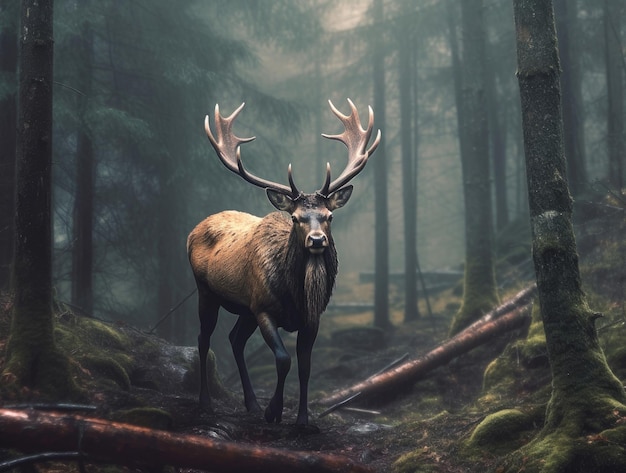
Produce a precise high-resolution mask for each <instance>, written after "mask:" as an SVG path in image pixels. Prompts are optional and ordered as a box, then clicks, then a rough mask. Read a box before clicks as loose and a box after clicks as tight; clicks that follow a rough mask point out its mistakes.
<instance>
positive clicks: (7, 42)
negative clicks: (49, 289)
mask: <svg viewBox="0 0 626 473" xmlns="http://www.w3.org/2000/svg"><path fill="white" fill-rule="evenodd" d="M11 6H12V5H0V16H4V17H5V20H6V19H8V18H11V17H12V16H13V13H14V12H13V11H11V10H10V7H11ZM15 13H16V15H15V16H17V12H15ZM0 74H1V75H2V76H4V77H5V78H6V86H7V87H8V89H9V90H8V91H7V92H8V93H6V94H5V96H4V97H2V98H0V290H2V289H8V287H9V282H10V279H11V264H12V262H13V241H14V239H15V145H16V143H15V138H16V129H17V95H16V92H15V91H14V90H13V89H14V88H15V84H16V82H17V80H16V79H13V80H9V78H16V76H17V28H16V25H15V24H8V25H6V26H5V27H4V28H2V30H1V31H0Z"/></svg>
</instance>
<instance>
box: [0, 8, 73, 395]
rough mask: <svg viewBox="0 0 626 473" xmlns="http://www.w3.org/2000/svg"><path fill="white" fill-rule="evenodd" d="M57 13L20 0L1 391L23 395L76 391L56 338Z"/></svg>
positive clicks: (62, 393)
mask: <svg viewBox="0 0 626 473" xmlns="http://www.w3.org/2000/svg"><path fill="white" fill-rule="evenodd" d="M52 12H53V0H22V11H21V31H20V39H21V43H20V75H19V114H18V133H17V181H16V186H17V195H16V216H15V233H16V235H15V264H14V267H13V268H14V269H13V285H14V293H15V302H14V306H13V318H12V324H11V333H10V338H9V341H8V345H7V363H6V365H5V367H4V372H3V386H2V388H1V389H15V390H16V392H17V393H19V392H23V391H22V389H21V388H22V387H27V388H31V389H33V388H34V389H37V390H39V391H42V392H43V393H45V394H46V395H48V396H50V397H53V398H60V397H64V396H66V395H68V393H69V392H71V391H72V390H73V387H74V383H73V381H72V378H71V377H70V375H69V366H68V361H67V359H66V358H65V357H64V356H63V355H62V354H61V353H59V352H58V351H57V349H56V346H55V343H54V336H53V318H52V225H51V192H52V189H51V165H52V63H53V61H52V57H53V35H52ZM4 380H6V381H7V383H6V384H4Z"/></svg>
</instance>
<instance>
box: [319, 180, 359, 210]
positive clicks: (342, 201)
mask: <svg viewBox="0 0 626 473" xmlns="http://www.w3.org/2000/svg"><path fill="white" fill-rule="evenodd" d="M352 189H354V187H353V186H345V187H342V188H341V189H339V190H337V191H335V192H333V193H332V194H330V195H329V196H328V200H327V202H326V207H328V210H331V211H332V210H335V209H338V208H339V207H343V206H344V205H346V204H347V203H348V200H349V199H350V196H351V195H352Z"/></svg>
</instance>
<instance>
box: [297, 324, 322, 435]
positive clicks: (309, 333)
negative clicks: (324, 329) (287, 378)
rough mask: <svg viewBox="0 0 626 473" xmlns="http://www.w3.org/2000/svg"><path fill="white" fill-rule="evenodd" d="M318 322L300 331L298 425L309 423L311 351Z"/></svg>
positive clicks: (298, 346) (302, 425)
mask: <svg viewBox="0 0 626 473" xmlns="http://www.w3.org/2000/svg"><path fill="white" fill-rule="evenodd" d="M317 329H318V324H310V325H307V326H306V327H304V328H301V329H300V330H299V331H298V343H297V348H296V350H297V354H298V378H299V380H300V403H299V406H298V417H297V419H296V426H298V427H300V426H301V427H305V426H307V425H308V424H309V411H308V395H309V376H310V374H311V351H312V350H313V343H315V338H316V337H317Z"/></svg>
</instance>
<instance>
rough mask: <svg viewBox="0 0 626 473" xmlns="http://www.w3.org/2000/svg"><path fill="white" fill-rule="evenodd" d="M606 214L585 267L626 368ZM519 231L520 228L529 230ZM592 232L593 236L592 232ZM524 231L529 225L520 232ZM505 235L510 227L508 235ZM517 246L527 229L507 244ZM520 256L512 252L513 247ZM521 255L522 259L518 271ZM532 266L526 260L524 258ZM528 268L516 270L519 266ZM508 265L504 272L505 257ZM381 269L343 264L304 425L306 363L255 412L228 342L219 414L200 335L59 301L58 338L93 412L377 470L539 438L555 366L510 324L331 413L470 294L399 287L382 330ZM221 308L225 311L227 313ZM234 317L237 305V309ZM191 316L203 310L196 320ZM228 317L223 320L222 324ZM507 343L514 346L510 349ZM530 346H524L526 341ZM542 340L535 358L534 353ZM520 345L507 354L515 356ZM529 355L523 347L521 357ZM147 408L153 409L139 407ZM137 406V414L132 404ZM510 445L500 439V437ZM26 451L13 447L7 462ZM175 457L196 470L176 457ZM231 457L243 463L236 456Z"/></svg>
mask: <svg viewBox="0 0 626 473" xmlns="http://www.w3.org/2000/svg"><path fill="white" fill-rule="evenodd" d="M593 222H595V223H591V224H590V223H586V224H585V225H580V226H579V227H578V231H579V251H580V252H581V254H582V256H581V265H582V266H581V267H582V268H583V271H582V277H583V281H584V282H585V290H586V291H587V294H588V299H589V303H590V305H592V306H593V307H594V308H595V309H597V310H598V311H601V312H602V313H603V314H604V318H603V319H601V320H600V321H598V331H599V334H600V340H601V343H602V346H603V349H604V350H605V352H606V354H607V358H608V361H609V364H610V366H611V368H612V369H613V370H614V372H615V374H616V375H617V376H618V377H620V378H621V379H624V378H626V350H624V349H623V347H624V346H625V343H626V315H625V314H626V309H625V307H626V306H625V304H624V300H625V297H624V293H625V291H626V264H624V262H625V258H626V249H625V248H624V244H625V242H624V241H623V234H624V231H626V228H624V227H626V221H625V220H624V219H623V215H622V214H621V213H620V214H619V216H618V218H617V220H616V219H615V216H614V215H613V214H610V215H609V216H608V217H607V216H605V215H601V216H600V217H599V218H597V219H596V220H594V221H593ZM517 234H519V232H517ZM581 235H582V236H581ZM517 238H518V240H519V238H520V237H519V235H517ZM501 241H502V239H501ZM509 246H510V247H511V248H513V249H515V248H517V247H518V246H519V245H517V246H516V244H515V242H512V243H511V244H510V245H509ZM520 253H521V254H522V255H523V259H518V263H517V264H511V263H508V274H509V276H510V277H509V281H513V282H512V283H511V282H509V283H508V284H507V285H506V287H507V289H506V290H501V292H500V297H501V299H502V300H505V299H506V298H507V297H509V296H511V295H513V294H514V293H516V292H517V291H518V290H519V289H521V288H522V287H525V286H527V285H528V284H529V283H530V282H531V281H532V279H533V274H532V265H531V264H529V261H528V248H527V247H526V248H522V251H521V252H520ZM512 260H513V258H509V261H512ZM511 268H513V271H511ZM521 268H525V269H523V270H522V269H521ZM516 271H517V273H516ZM499 274H504V273H503V271H500V272H499ZM372 289H373V288H372V285H371V283H362V282H361V281H359V276H358V275H357V274H349V273H342V274H340V277H339V283H338V287H337V290H336V292H335V295H334V296H333V303H334V304H337V305H338V307H335V308H334V309H332V310H329V311H328V313H326V314H324V315H323V320H322V323H321V329H320V334H319V337H318V340H317V342H316V345H315V347H314V351H313V364H312V373H311V385H310V389H309V393H310V394H309V399H310V405H309V410H310V422H311V423H312V424H314V425H315V426H317V427H318V428H319V432H311V431H307V432H306V433H303V432H301V431H298V430H297V429H295V428H294V425H293V424H294V422H295V418H296V411H297V398H298V384H297V369H295V363H293V364H292V370H291V372H290V374H289V376H288V379H287V385H286V389H285V409H284V412H283V422H282V423H281V424H267V423H266V422H265V421H264V420H263V415H262V413H247V412H246V411H245V409H244V407H243V402H242V399H243V396H242V393H241V388H240V383H239V377H238V375H237V373H236V370H235V369H234V363H233V362H232V355H231V354H230V353H229V352H228V350H227V349H221V350H220V349H218V347H217V346H216V353H217V358H218V366H219V370H218V372H219V376H220V378H221V380H222V385H223V386H224V388H225V395H223V396H222V397H220V398H218V399H215V401H214V410H215V412H214V413H213V414H208V413H206V412H201V411H200V409H199V407H198V404H197V393H198V375H197V371H198V361H197V351H196V349H195V347H177V346H173V345H171V344H169V343H167V342H165V341H164V340H161V339H159V338H158V337H155V336H152V335H148V334H146V333H143V332H140V331H138V330H136V329H134V328H132V327H130V326H128V325H126V324H124V323H122V322H120V323H103V322H101V321H97V320H95V319H92V318H88V317H84V316H80V315H78V314H76V313H74V312H73V311H72V310H70V309H69V308H68V307H67V306H65V305H63V304H62V303H59V304H58V306H57V308H56V319H57V323H56V329H55V335H56V339H57V343H58V344H59V346H60V347H61V349H62V350H64V351H65V352H66V353H69V354H70V356H71V359H72V362H73V365H74V366H75V367H76V376H77V380H78V384H79V385H81V386H82V387H83V388H84V392H85V401H86V402H88V403H90V404H92V405H94V406H95V407H96V411H95V412H94V413H93V414H90V415H93V416H95V417H102V418H106V419H112V420H118V421H124V422H135V423H138V424H140V425H148V426H153V427H154V426H158V427H161V428H166V429H168V430H171V431H175V432H180V433H187V434H194V435H200V436H204V437H207V438H212V439H222V440H230V441H235V442H238V443H246V444H251V445H255V446H258V447H275V448H280V449H287V450H295V451H305V452H310V453H311V452H313V453H314V452H320V453H325V454H336V455H342V456H345V457H349V458H350V459H352V460H355V461H358V462H360V463H363V464H365V465H368V466H369V467H371V468H372V470H373V471H376V472H395V473H422V472H423V473H426V472H431V473H432V472H478V471H498V469H499V468H500V465H501V463H500V462H501V461H502V455H503V454H506V453H507V452H509V451H511V450H512V449H513V450H514V449H516V448H519V446H521V445H523V444H524V443H526V442H528V440H529V439H530V438H532V437H533V436H534V435H535V434H536V433H537V431H538V429H539V428H540V427H541V424H542V415H543V414H542V413H543V412H545V404H546V403H547V401H548V397H549V394H550V389H549V386H550V374H549V366H548V365H547V356H546V353H545V344H544V345H541V344H538V345H537V344H535V345H526V346H524V345H520V342H523V341H524V339H525V333H526V332H525V329H520V330H517V331H514V332H510V333H507V334H504V335H501V336H499V337H498V338H496V339H493V340H491V341H490V342H489V343H488V344H486V345H485V346H482V347H479V348H477V349H474V350H473V351H471V352H470V353H468V354H466V355H463V356H461V357H459V358H457V359H455V360H453V361H452V362H450V363H449V364H447V365H446V366H443V367H440V368H437V369H435V370H433V371H432V372H431V373H430V374H428V375H427V376H425V377H424V378H422V379H420V380H419V381H418V382H416V383H413V384H411V385H410V386H408V387H407V388H406V389H404V390H401V389H395V390H394V392H390V393H387V394H385V395H379V397H378V398H377V399H373V400H372V399H368V402H367V403H366V404H359V403H356V402H355V403H351V404H350V405H349V408H343V409H338V410H336V411H334V412H332V413H330V414H328V415H325V416H323V417H320V414H321V413H323V412H324V411H325V410H326V408H327V407H328V406H327V405H323V404H322V403H320V402H319V401H320V400H322V399H323V398H324V397H326V396H328V395H330V394H332V393H333V392H336V391H338V390H341V389H344V388H347V387H349V386H352V385H353V384H355V383H357V382H360V381H362V380H364V379H366V378H368V377H369V376H371V375H372V374H375V373H377V372H378V371H379V370H381V369H382V368H384V367H386V366H388V365H389V363H391V362H393V361H394V360H398V359H399V358H401V357H403V356H404V355H405V354H408V356H409V357H410V358H416V357H418V356H420V355H423V354H425V353H427V352H428V351H430V350H431V349H432V348H434V347H436V346H437V345H439V344H440V343H441V342H442V341H444V340H446V338H447V330H448V327H449V326H450V321H451V319H452V316H453V315H454V314H455V313H456V311H457V310H458V308H459V304H460V297H461V286H460V282H459V285H457V287H455V288H450V289H448V290H446V291H444V292H441V293H438V294H437V295H436V296H434V297H433V298H432V299H431V305H432V313H433V315H432V316H429V315H427V311H426V308H425V306H424V305H423V301H421V302H420V304H422V305H421V306H420V310H421V313H422V316H421V317H420V318H419V319H418V320H417V321H415V322H411V323H403V321H402V316H403V314H402V298H401V295H400V292H399V291H398V290H397V288H396V287H394V286H392V287H391V293H390V301H391V311H392V312H391V319H392V322H393V325H394V328H393V329H392V330H390V331H389V332H386V333H382V332H380V331H378V330H376V329H373V328H372V327H371V326H372V312H371V310H370V309H368V308H367V307H366V306H364V305H362V304H361V305H357V307H356V308H354V307H353V308H350V307H348V305H347V304H349V303H354V302H359V303H360V302H363V301H369V300H371V294H372V293H373V290H372ZM10 313H11V299H10V297H8V296H7V295H6V294H5V295H2V297H0V371H1V370H2V367H3V364H4V360H3V358H2V357H3V356H4V352H5V350H4V348H5V345H6V339H7V336H8V332H9V321H10ZM227 317H228V316H223V317H222V318H227ZM231 319H232V317H231ZM189 323H195V320H194V321H189ZM218 328H219V327H218ZM255 337H256V334H255V336H254V337H253V338H252V339H251V340H250V343H249V347H248V348H247V351H246V353H247V357H248V360H249V367H250V375H251V378H252V382H253V385H254V386H255V389H256V392H257V395H258V397H259V402H260V404H261V406H262V407H265V405H266V404H267V402H268V401H269V398H270V397H271V393H272V392H273V389H274V383H275V380H276V374H275V368H274V360H273V357H272V355H271V352H270V351H269V349H267V348H266V347H265V346H263V343H262V341H260V338H256V339H255ZM284 338H285V345H286V346H287V348H288V349H290V351H291V353H292V354H293V353H294V352H295V336H293V335H288V334H286V333H285V337H284ZM505 347H506V349H505ZM524 350H526V351H525V352H524ZM524 353H526V354H528V353H530V356H528V357H527V359H526V361H524V358H523V356H522V355H524ZM507 357H508V360H509V361H508V364H507V361H506V358H507ZM494 360H497V361H498V362H500V361H501V360H503V361H504V362H503V364H500V365H499V366H500V368H498V369H497V370H495V371H493V370H492V374H491V387H489V389H484V388H483V379H484V373H485V370H486V368H487V366H488V365H490V363H491V365H490V366H491V367H493V363H492V362H494ZM520 360H521V361H520ZM500 378H502V380H503V381H506V379H513V381H512V382H509V383H508V384H506V383H505V387H504V388H498V387H497V386H496V388H494V379H495V380H496V383H497V382H498V380H499V379H500ZM41 394H45V393H36V392H32V393H29V392H27V391H25V392H24V393H22V399H19V400H15V399H1V400H0V401H1V402H0V404H2V405H7V404H11V403H15V402H16V401H24V400H26V401H29V400H38V398H39V397H40V395H41ZM510 409H518V410H520V411H525V412H529V411H531V412H538V413H539V414H538V415H537V417H536V418H537V421H536V423H534V425H531V426H530V427H529V428H528V430H527V431H526V432H523V434H522V435H521V436H519V437H516V438H515V439H513V441H512V442H511V441H509V442H508V443H506V444H505V445H504V447H505V450H502V449H500V450H498V449H497V447H498V445H497V443H498V442H497V440H498V439H495V441H493V442H492V441H489V442H488V444H487V446H486V447H485V448H484V449H479V450H474V451H473V452H470V453H469V454H468V451H467V450H466V449H465V446H466V444H467V442H466V441H467V440H468V439H469V438H470V436H471V435H472V433H473V432H474V429H475V428H476V426H477V425H479V424H480V423H481V422H482V421H483V420H484V419H485V417H487V416H488V415H490V414H493V413H496V412H500V411H502V410H510ZM142 410H144V414H146V413H149V414H150V415H152V416H153V417H152V418H151V417H150V415H148V417H146V416H145V415H143V416H142V415H139V416H137V415H136V414H137V411H142ZM129 413H134V414H135V416H134V417H133V416H132V415H129ZM502 446H503V445H500V447H502ZM14 455H15V452H7V451H3V450H2V446H1V445H0V462H1V461H2V460H3V459H6V458H8V457H10V456H14ZM40 471H46V472H53V471H78V467H77V466H76V465H75V464H46V465H45V467H40ZM87 471H88V472H90V473H91V472H104V471H106V472H107V473H109V472H111V471H136V470H127V469H124V468H122V467H119V468H118V467H109V466H107V467H103V466H101V465H89V466H88V468H87ZM164 471H180V472H192V471H193V470H188V469H179V468H177V467H167V468H166V469H165V470H164ZM232 471H238V470H237V469H236V467H234V469H233V470H232Z"/></svg>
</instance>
